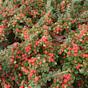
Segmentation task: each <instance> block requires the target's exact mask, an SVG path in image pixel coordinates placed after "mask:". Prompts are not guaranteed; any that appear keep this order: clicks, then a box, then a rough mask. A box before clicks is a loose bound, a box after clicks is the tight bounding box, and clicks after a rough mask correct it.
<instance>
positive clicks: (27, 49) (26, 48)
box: [25, 45, 31, 53]
mask: <svg viewBox="0 0 88 88" xmlns="http://www.w3.org/2000/svg"><path fill="white" fill-rule="evenodd" d="M30 50H31V45H28V46H26V47H25V51H26V52H27V53H28V52H29V51H30Z"/></svg>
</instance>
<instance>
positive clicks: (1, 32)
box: [0, 25, 4, 35]
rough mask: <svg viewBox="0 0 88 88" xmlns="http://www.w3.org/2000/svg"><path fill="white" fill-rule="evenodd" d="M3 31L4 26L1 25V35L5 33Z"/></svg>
mask: <svg viewBox="0 0 88 88" xmlns="http://www.w3.org/2000/svg"><path fill="white" fill-rule="evenodd" d="M3 31H4V26H3V25H0V35H1V34H2V33H3Z"/></svg>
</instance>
